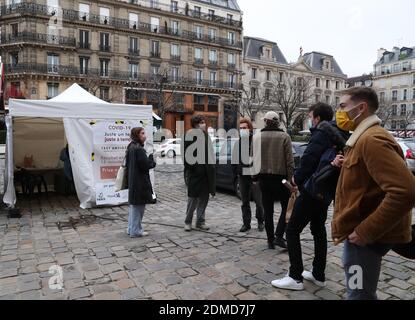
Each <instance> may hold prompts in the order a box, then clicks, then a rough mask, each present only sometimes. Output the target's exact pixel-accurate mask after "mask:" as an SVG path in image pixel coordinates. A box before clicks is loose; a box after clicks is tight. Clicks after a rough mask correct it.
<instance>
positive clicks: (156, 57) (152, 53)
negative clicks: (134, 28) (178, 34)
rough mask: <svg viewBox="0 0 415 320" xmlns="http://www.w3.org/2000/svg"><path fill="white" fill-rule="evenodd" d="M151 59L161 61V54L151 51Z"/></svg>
mask: <svg viewBox="0 0 415 320" xmlns="http://www.w3.org/2000/svg"><path fill="white" fill-rule="evenodd" d="M150 57H151V58H154V59H161V53H160V52H155V51H151V52H150Z"/></svg>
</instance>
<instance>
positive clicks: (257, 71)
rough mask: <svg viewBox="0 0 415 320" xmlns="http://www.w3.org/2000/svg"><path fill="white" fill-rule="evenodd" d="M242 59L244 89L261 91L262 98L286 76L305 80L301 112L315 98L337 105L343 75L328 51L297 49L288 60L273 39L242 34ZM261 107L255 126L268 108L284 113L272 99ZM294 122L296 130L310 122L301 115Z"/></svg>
mask: <svg viewBox="0 0 415 320" xmlns="http://www.w3.org/2000/svg"><path fill="white" fill-rule="evenodd" d="M243 61H244V65H243V71H244V73H243V77H242V83H243V86H244V88H245V89H244V90H245V91H250V92H251V93H252V95H255V94H259V92H261V91H262V92H263V93H264V94H263V95H264V99H265V100H267V99H268V95H269V92H272V90H273V89H272V88H273V87H275V86H276V85H278V83H285V84H286V83H287V81H288V80H287V79H294V81H297V80H298V79H300V80H302V81H304V80H306V81H307V82H308V85H307V88H308V89H307V91H308V94H307V98H305V99H304V100H305V101H304V103H303V104H302V107H301V109H302V111H303V112H304V111H305V110H306V109H307V108H308V107H309V106H310V105H311V104H313V103H315V102H319V101H321V102H326V103H328V104H330V105H333V106H335V105H338V103H339V99H340V94H339V91H341V90H343V89H344V88H345V87H346V79H347V76H346V75H345V74H344V73H343V72H342V70H341V68H340V67H339V65H338V63H337V61H336V60H335V58H334V57H333V56H331V55H328V54H324V53H319V52H310V53H306V54H304V55H303V54H302V52H301V54H300V57H299V58H298V60H297V62H295V63H288V62H287V59H286V58H285V56H284V54H283V53H282V51H281V50H280V48H279V47H278V45H277V43H275V42H272V41H268V40H264V39H258V38H251V37H245V38H244V56H243ZM270 100H272V99H270ZM262 109H263V110H261V111H259V112H257V113H255V114H254V116H253V118H254V121H255V124H256V127H257V128H261V127H262V126H263V121H262V120H261V119H262V118H263V115H264V113H265V112H267V111H269V110H274V111H277V112H279V114H280V117H281V118H283V117H285V116H284V113H283V112H282V111H281V110H279V109H281V108H280V107H279V106H278V104H275V103H273V102H272V101H270V103H267V105H266V107H264V108H262ZM296 126H297V129H298V130H308V129H309V128H310V126H311V123H310V122H309V121H308V119H307V118H304V119H303V121H301V123H298V124H296Z"/></svg>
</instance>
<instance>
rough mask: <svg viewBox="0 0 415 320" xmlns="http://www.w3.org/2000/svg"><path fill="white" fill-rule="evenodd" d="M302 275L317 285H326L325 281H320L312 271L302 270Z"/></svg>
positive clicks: (322, 286)
mask: <svg viewBox="0 0 415 320" xmlns="http://www.w3.org/2000/svg"><path fill="white" fill-rule="evenodd" d="M302 276H303V278H304V279H306V280H307V281H310V282H312V283H314V284H315V285H316V286H318V287H321V288H324V287H325V286H326V282H321V281H318V280H317V279H316V278H314V276H313V272H312V271H304V272H303V274H302Z"/></svg>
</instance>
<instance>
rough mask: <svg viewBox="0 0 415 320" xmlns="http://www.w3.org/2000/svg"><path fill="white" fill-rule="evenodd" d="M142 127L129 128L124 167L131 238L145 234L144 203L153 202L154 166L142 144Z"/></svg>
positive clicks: (144, 137)
mask: <svg viewBox="0 0 415 320" xmlns="http://www.w3.org/2000/svg"><path fill="white" fill-rule="evenodd" d="M146 139H147V137H146V133H145V130H144V128H133V129H132V130H131V143H130V145H129V146H128V148H127V153H126V167H127V179H128V203H129V205H130V208H129V216H128V230H127V233H128V235H129V236H130V237H131V238H139V237H144V236H147V235H148V233H146V232H144V230H143V227H142V224H141V223H142V221H143V217H144V211H145V207H146V204H153V203H154V199H153V187H152V185H151V181H150V169H153V168H155V167H156V163H155V162H154V159H153V156H152V155H150V156H149V157H147V153H146V150H145V149H144V144H145V141H146Z"/></svg>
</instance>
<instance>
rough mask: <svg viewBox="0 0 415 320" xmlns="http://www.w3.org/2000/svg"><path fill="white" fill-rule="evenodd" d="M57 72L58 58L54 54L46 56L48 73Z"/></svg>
mask: <svg viewBox="0 0 415 320" xmlns="http://www.w3.org/2000/svg"><path fill="white" fill-rule="evenodd" d="M58 72H59V56H58V55H56V54H48V73H58Z"/></svg>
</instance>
